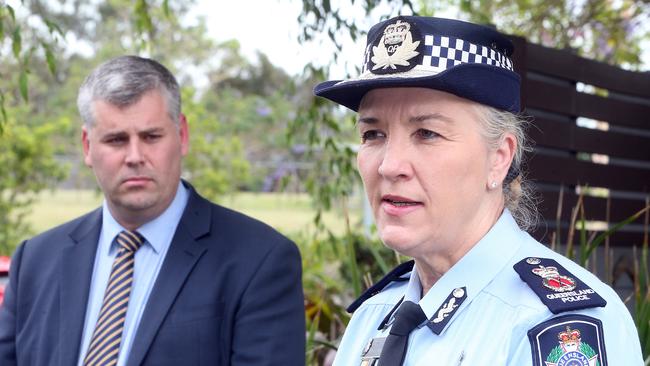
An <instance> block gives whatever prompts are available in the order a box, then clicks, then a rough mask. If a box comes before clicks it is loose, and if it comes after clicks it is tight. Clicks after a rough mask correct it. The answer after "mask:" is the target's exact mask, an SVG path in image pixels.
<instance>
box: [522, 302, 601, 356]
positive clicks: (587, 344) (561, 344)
mask: <svg viewBox="0 0 650 366" xmlns="http://www.w3.org/2000/svg"><path fill="white" fill-rule="evenodd" d="M528 339H529V340H530V345H531V348H532V354H533V365H534V366H607V357H606V354H605V342H604V337H603V324H602V323H601V321H600V320H598V319H596V318H592V317H589V316H586V315H580V314H570V315H563V316H559V317H557V318H553V319H550V320H547V321H545V322H544V323H541V324H539V325H537V326H535V327H534V328H533V329H531V330H529V331H528Z"/></svg>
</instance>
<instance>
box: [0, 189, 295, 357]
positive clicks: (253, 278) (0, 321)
mask: <svg viewBox="0 0 650 366" xmlns="http://www.w3.org/2000/svg"><path fill="white" fill-rule="evenodd" d="M189 188H190V198H189V201H188V204H187V207H186V208H185V212H184V213H183V216H182V218H181V221H180V223H179V225H178V228H177V229H176V233H175V234H174V238H173V240H172V243H171V246H170V248H169V251H168V252H167V257H166V258H165V260H164V263H163V267H162V268H161V271H160V273H159V275H158V278H157V279H156V283H155V285H154V288H153V290H152V292H151V295H150V297H149V300H148V303H147V306H146V309H145V312H144V314H143V316H142V319H141V321H140V325H139V327H138V329H137V333H136V336H135V338H134V341H133V342H134V343H133V346H132V350H131V354H130V355H129V358H128V362H127V364H128V365H129V366H135V365H175V366H185V365H237V366H239V365H278V366H292V365H304V363H305V353H304V351H305V316H304V304H303V294H302V285H301V262H300V255H299V253H298V250H297V248H296V246H295V245H294V244H293V243H292V242H291V241H289V240H288V239H287V238H285V237H283V236H282V235H280V234H279V233H277V232H276V231H275V230H273V229H271V228H270V227H268V226H266V225H264V224H262V223H260V222H258V221H256V220H254V219H251V218H249V217H246V216H244V215H242V214H239V213H237V212H234V211H231V210H228V209H226V208H223V207H220V206H218V205H215V204H212V203H210V202H209V201H207V200H205V199H204V198H202V197H201V196H199V195H198V194H197V193H196V192H195V191H194V189H192V188H191V186H190V187H189ZM100 229H101V209H97V210H95V211H93V212H91V213H89V214H87V215H85V216H82V217H80V218H78V219H76V220H74V221H71V222H68V223H66V224H63V225H61V226H59V227H56V228H54V229H52V230H50V231H47V232H45V233H43V234H41V235H39V236H36V237H34V238H33V239H30V240H27V241H25V242H23V243H22V244H21V245H20V246H19V248H18V249H17V250H16V252H15V254H14V258H13V261H12V263H11V272H10V283H9V285H8V286H7V291H6V294H5V300H4V301H5V303H4V306H3V307H2V308H1V309H0V365H2V366H11V365H20V366H27V365H35V366H44V365H60V366H73V365H76V364H77V361H78V360H77V359H78V356H79V348H80V343H81V335H82V330H83V326H84V324H83V323H84V319H85V312H86V303H87V301H88V293H89V288H90V282H91V276H92V271H93V264H94V258H95V251H96V249H97V242H98V239H99V232H100Z"/></svg>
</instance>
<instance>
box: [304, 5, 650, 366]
mask: <svg viewBox="0 0 650 366" xmlns="http://www.w3.org/2000/svg"><path fill="white" fill-rule="evenodd" d="M365 50H366V51H365V55H364V58H363V60H364V64H363V68H362V73H361V75H360V76H359V77H357V78H354V79H350V80H343V81H340V80H339V81H328V82H324V83H321V84H319V85H318V86H316V88H315V91H314V92H315V94H316V95H318V96H322V97H325V98H327V99H330V100H332V101H334V102H336V103H338V104H341V105H344V106H346V107H348V108H350V109H352V110H354V111H356V112H358V123H357V125H358V131H359V136H360V139H361V146H360V149H359V152H358V155H357V160H358V168H359V172H360V174H361V177H362V178H363V182H364V186H365V189H366V192H367V195H368V199H369V201H370V204H371V206H372V209H373V212H374V216H375V221H376V224H377V228H378V232H379V235H380V236H381V240H382V241H383V242H384V243H385V244H386V245H387V246H389V247H390V248H393V249H394V250H396V251H398V252H399V253H401V254H403V255H406V256H409V257H411V258H413V261H410V262H407V263H404V264H402V265H401V266H399V267H397V268H396V269H395V270H393V271H392V272H391V273H389V274H388V275H387V276H386V277H385V278H384V279H382V280H381V281H380V282H379V283H377V284H376V285H375V286H373V287H372V288H371V289H369V290H368V291H367V292H366V293H365V294H364V295H363V296H362V297H361V298H360V299H358V300H357V301H355V303H353V304H352V305H351V306H350V308H349V310H350V311H353V312H354V315H353V316H352V320H351V321H350V324H349V325H348V328H347V330H346V332H345V335H344V337H343V339H342V341H341V345H340V347H339V350H338V352H337V357H336V360H335V362H334V364H335V365H337V366H348V365H379V366H396V365H409V366H412V365H427V366H428V365H453V366H457V365H470V366H476V365H510V366H522V365H535V366H550V365H558V366H561V365H565V366H569V365H571V366H577V365H580V366H596V365H598V366H606V365H610V366H618V365H621V366H622V365H625V366H628V365H642V364H643V361H642V359H641V351H640V346H639V342H638V337H637V334H636V329H635V327H634V323H633V322H632V319H631V317H630V314H629V312H628V310H627V309H626V307H625V306H624V305H623V303H622V302H621V300H620V299H619V298H618V296H617V295H616V293H615V292H614V291H613V290H612V289H611V288H609V287H608V286H607V285H605V284H603V283H602V282H601V281H599V280H598V279H597V278H596V277H594V276H593V275H592V274H591V273H589V272H588V271H586V270H584V269H583V268H581V267H580V266H578V265H577V264H575V263H573V262H572V261H570V260H568V259H566V258H564V257H562V256H561V255H559V254H557V253H555V252H553V251H551V250H549V249H547V248H546V247H545V246H543V245H542V244H540V243H538V242H537V241H535V240H534V239H533V238H532V237H530V236H529V235H528V234H527V233H526V232H525V231H524V230H525V229H527V228H529V227H530V226H531V224H532V221H533V220H532V218H534V217H535V215H534V213H531V212H534V208H532V207H531V205H530V204H529V202H530V199H529V198H528V194H527V191H526V189H525V188H522V174H521V172H520V168H521V162H522V155H523V152H524V150H525V146H526V142H525V135H524V132H523V126H524V122H523V121H522V120H521V119H520V118H519V117H518V116H517V114H518V112H519V111H520V105H519V89H520V81H519V76H518V75H517V74H516V73H515V72H514V71H513V64H512V61H511V59H510V57H511V55H512V52H513V46H512V44H511V42H510V41H509V40H508V39H507V38H505V37H504V36H502V35H501V34H499V33H498V32H497V31H495V30H494V29H492V28H488V27H483V26H478V25H474V24H470V23H465V22H460V21H455V20H448V19H438V18H425V17H408V16H405V17H398V18H394V19H389V20H387V21H384V22H381V23H379V24H377V25H375V26H374V27H373V28H372V29H371V30H370V31H369V33H368V43H367V47H366V49H365ZM531 208H532V209H531Z"/></svg>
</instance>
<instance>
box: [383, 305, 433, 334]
mask: <svg viewBox="0 0 650 366" xmlns="http://www.w3.org/2000/svg"><path fill="white" fill-rule="evenodd" d="M425 320H427V316H426V315H425V314H424V311H422V308H421V307H420V305H418V304H416V303H414V302H411V301H404V302H403V303H402V305H400V307H399V309H397V312H396V313H395V322H394V323H393V326H392V327H391V328H390V334H394V335H398V336H405V335H409V334H410V333H411V332H412V331H413V329H415V328H417V327H418V325H420V324H422V323H423V322H424V321H425Z"/></svg>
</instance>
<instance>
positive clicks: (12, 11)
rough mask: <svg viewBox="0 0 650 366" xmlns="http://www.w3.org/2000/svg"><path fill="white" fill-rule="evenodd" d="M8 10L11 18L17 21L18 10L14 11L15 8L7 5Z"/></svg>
mask: <svg viewBox="0 0 650 366" xmlns="http://www.w3.org/2000/svg"><path fill="white" fill-rule="evenodd" d="M7 10H9V15H10V16H11V20H12V21H13V22H16V12H14V8H12V7H11V6H10V5H7Z"/></svg>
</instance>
